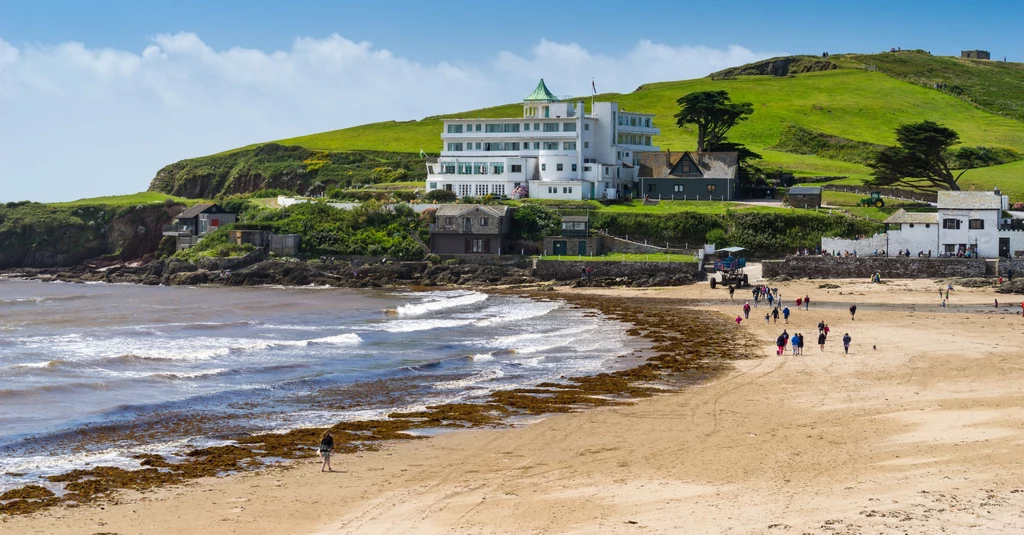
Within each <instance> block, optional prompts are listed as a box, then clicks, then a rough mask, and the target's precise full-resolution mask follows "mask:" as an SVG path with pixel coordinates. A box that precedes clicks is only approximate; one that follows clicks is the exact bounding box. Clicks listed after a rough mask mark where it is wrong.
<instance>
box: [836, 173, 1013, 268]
mask: <svg viewBox="0 0 1024 535" xmlns="http://www.w3.org/2000/svg"><path fill="white" fill-rule="evenodd" d="M937 206H938V210H937V212H934V213H918V212H907V211H906V210H902V209H900V210H897V211H896V213H894V214H893V215H891V216H890V217H889V218H888V219H886V220H885V225H886V229H887V231H886V233H884V234H876V235H874V236H872V237H870V238H865V239H862V240H847V239H842V238H822V240H821V247H822V250H824V251H838V252H843V251H857V253H858V254H859V255H870V254H873V253H874V252H875V251H878V252H879V253H883V254H884V252H886V251H888V253H889V256H894V255H895V254H896V253H898V252H899V251H900V250H903V251H907V250H909V251H910V254H911V255H912V256H916V255H917V254H918V253H925V254H928V253H932V256H941V255H954V256H955V255H958V254H960V253H967V252H970V253H971V254H976V255H978V256H980V257H983V258H995V257H997V256H999V257H1011V256H1014V257H1017V256H1021V255H1022V254H1024V230H1020V229H1021V225H1020V224H1019V221H1018V223H1017V224H1015V223H1014V221H1013V220H1010V219H1005V218H1003V216H1002V214H1003V212H1004V211H1006V210H1007V209H1008V208H1009V198H1007V197H1006V196H1004V195H1002V194H1000V192H999V190H998V189H997V190H995V191H994V192H984V191H940V192H939V194H938V203H937ZM1014 229H1018V230H1014Z"/></svg>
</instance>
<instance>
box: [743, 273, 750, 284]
mask: <svg viewBox="0 0 1024 535" xmlns="http://www.w3.org/2000/svg"><path fill="white" fill-rule="evenodd" d="M743 285H744V286H750V278H749V277H747V274H746V273H744V274H743Z"/></svg>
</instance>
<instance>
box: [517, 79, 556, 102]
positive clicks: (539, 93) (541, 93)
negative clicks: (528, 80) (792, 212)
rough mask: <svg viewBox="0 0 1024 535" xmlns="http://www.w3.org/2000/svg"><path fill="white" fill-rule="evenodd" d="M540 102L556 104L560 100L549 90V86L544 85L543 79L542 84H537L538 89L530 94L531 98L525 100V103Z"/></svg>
mask: <svg viewBox="0 0 1024 535" xmlns="http://www.w3.org/2000/svg"><path fill="white" fill-rule="evenodd" d="M538 100H540V101H545V102H555V101H557V100H558V97H556V96H555V94H554V93H552V92H551V91H549V90H548V86H547V85H545V84H544V79H543V78H541V79H540V83H538V84H537V88H536V89H534V90H533V93H530V94H529V96H527V97H526V98H524V99H523V101H524V102H529V101H538Z"/></svg>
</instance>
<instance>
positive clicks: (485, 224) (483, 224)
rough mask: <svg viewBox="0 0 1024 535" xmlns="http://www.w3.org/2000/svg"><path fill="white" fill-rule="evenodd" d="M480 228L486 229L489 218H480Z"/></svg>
mask: <svg viewBox="0 0 1024 535" xmlns="http://www.w3.org/2000/svg"><path fill="white" fill-rule="evenodd" d="M480 226H481V227H486V226H487V218H486V217H481V218H480Z"/></svg>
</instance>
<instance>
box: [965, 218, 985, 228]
mask: <svg viewBox="0 0 1024 535" xmlns="http://www.w3.org/2000/svg"><path fill="white" fill-rule="evenodd" d="M967 228H969V229H971V230H983V229H984V228H985V220H984V219H972V220H970V221H968V222H967Z"/></svg>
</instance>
